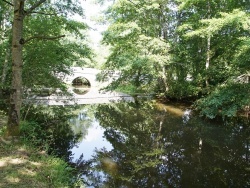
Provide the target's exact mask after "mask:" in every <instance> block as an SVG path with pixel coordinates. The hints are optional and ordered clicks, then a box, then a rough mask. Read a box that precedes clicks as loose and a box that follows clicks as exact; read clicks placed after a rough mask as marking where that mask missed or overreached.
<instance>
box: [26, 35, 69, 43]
mask: <svg viewBox="0 0 250 188" xmlns="http://www.w3.org/2000/svg"><path fill="white" fill-rule="evenodd" d="M62 37H65V35H59V36H55V37H46V36H34V37H30V38H28V39H26V40H25V41H24V43H27V42H29V41H31V40H33V39H40V40H55V39H59V38H62Z"/></svg>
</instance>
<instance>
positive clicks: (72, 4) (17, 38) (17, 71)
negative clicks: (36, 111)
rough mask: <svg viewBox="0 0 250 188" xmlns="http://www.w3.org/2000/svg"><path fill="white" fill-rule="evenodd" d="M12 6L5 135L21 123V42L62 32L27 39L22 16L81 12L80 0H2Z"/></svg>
mask: <svg viewBox="0 0 250 188" xmlns="http://www.w3.org/2000/svg"><path fill="white" fill-rule="evenodd" d="M3 1H4V2H5V3H7V4H8V5H10V6H11V7H12V9H13V12H14V16H13V26H12V53H11V54H12V84H11V92H10V108H9V118H8V126H7V135H18V132H19V124H20V109H21V104H22V70H23V47H24V44H26V43H27V42H30V41H31V40H33V39H44V40H51V39H58V38H60V37H63V36H64V35H56V36H53V34H54V33H50V35H49V36H33V37H30V38H28V39H25V38H24V20H25V18H27V17H28V16H30V15H31V14H43V15H47V16H48V19H50V17H53V16H54V17H57V16H59V17H61V16H67V15H73V14H74V13H79V14H82V10H81V8H80V6H79V4H78V3H79V1H67V0H63V1H53V2H51V1H47V0H39V1H36V2H34V1H25V0H14V1H13V4H12V3H10V2H8V1H6V0H3Z"/></svg>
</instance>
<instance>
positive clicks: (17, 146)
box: [0, 124, 74, 188]
mask: <svg viewBox="0 0 250 188" xmlns="http://www.w3.org/2000/svg"><path fill="white" fill-rule="evenodd" d="M3 129H4V128H3V126H2V124H1V126H0V179H1V181H0V187H3V188H5V187H9V188H26V187H39V188H40V187H55V188H61V187H74V185H72V177H73V175H72V173H73V168H71V167H69V166H68V164H67V163H66V162H65V161H63V160H62V159H60V158H57V157H54V156H51V155H47V154H46V152H45V151H42V150H39V149H38V148H35V146H32V143H28V142H27V143H26V142H25V141H23V140H21V139H18V138H4V137H3Z"/></svg>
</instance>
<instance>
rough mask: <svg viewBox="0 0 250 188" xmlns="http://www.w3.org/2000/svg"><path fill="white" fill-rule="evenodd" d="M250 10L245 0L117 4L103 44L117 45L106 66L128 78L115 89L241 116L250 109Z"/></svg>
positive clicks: (209, 112)
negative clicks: (128, 88)
mask: <svg viewBox="0 0 250 188" xmlns="http://www.w3.org/2000/svg"><path fill="white" fill-rule="evenodd" d="M249 8H250V2H249V1H244V0H240V1H237V2H236V1H215V0H206V1H204V0H181V1H180V0H150V1H130V0H117V1H115V2H114V4H113V5H112V6H111V7H110V8H109V9H108V10H107V12H106V17H107V21H109V23H110V27H109V29H108V30H107V31H106V32H105V33H104V40H103V42H104V43H106V44H108V45H110V46H111V55H110V56H109V58H108V60H107V62H106V67H107V68H109V69H111V67H114V68H116V69H118V70H120V71H121V72H122V78H121V79H120V80H117V81H116V82H114V83H113V85H111V86H113V88H114V87H116V88H117V87H119V86H124V85H127V84H128V83H130V84H132V86H133V87H132V88H136V89H134V91H138V90H139V91H143V92H145V91H147V92H152V91H156V92H157V93H161V94H164V95H165V96H166V97H170V98H175V99H189V100H190V99H192V100H193V99H199V98H202V99H201V100H199V101H198V102H197V108H198V109H200V110H201V112H202V114H203V115H206V116H208V117H210V118H213V117H215V116H216V115H218V114H220V115H226V116H234V115H235V114H236V112H238V111H239V110H241V109H244V107H245V106H247V105H249V103H250V97H249V94H250V89H249V81H247V82H246V81H245V82H240V81H239V79H240V78H243V77H242V76H243V75H245V77H247V75H248V76H249V69H250V66H249V58H248V54H249V52H248V50H249V47H250V46H249V21H248V20H249ZM245 80H246V78H245ZM236 88H237V89H240V91H239V92H240V93H241V94H242V95H241V96H240V97H239V96H238V95H235V94H234V92H233V91H232V90H234V89H236ZM222 91H223V92H225V91H228V92H229V93H230V94H227V95H225V94H223V92H222ZM230 91H232V92H230ZM233 98H234V99H235V100H233ZM207 100H209V101H210V103H208V101H207ZM206 104H207V105H206ZM229 104H232V105H229Z"/></svg>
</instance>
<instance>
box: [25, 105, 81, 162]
mask: <svg viewBox="0 0 250 188" xmlns="http://www.w3.org/2000/svg"><path fill="white" fill-rule="evenodd" d="M25 108H26V107H24V109H23V110H22V111H23V112H25V111H26V110H28V111H26V114H24V115H25V119H26V122H23V123H22V124H21V135H22V136H23V138H24V140H26V141H27V142H31V143H34V144H35V145H37V146H38V147H41V148H42V149H44V150H46V151H47V152H48V153H49V154H51V153H53V154H54V155H56V156H60V157H62V158H64V159H65V160H67V161H69V160H70V157H71V151H70V149H72V148H73V147H74V146H75V145H76V143H77V142H78V140H79V138H80V137H81V132H78V133H77V134H75V133H74V132H73V130H72V129H71V126H70V123H69V119H70V118H71V117H72V116H73V115H72V114H70V112H71V110H70V108H67V110H66V109H64V108H62V107H60V106H58V107H50V108H47V107H42V106H31V107H30V106H27V108H26V109H25Z"/></svg>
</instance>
